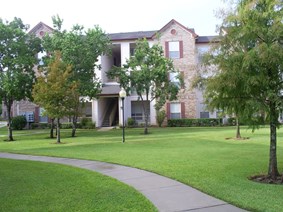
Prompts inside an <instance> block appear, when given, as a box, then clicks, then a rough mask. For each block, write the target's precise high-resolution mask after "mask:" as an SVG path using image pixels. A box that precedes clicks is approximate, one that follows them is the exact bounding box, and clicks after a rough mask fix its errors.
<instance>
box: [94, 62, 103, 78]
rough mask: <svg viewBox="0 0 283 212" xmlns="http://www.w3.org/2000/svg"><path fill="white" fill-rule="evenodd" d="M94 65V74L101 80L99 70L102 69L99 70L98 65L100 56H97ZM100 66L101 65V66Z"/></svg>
mask: <svg viewBox="0 0 283 212" xmlns="http://www.w3.org/2000/svg"><path fill="white" fill-rule="evenodd" d="M95 65H96V67H95V75H96V77H97V78H98V79H99V80H102V76H101V72H102V70H99V68H98V67H99V66H100V65H101V56H98V58H97V62H96V63H95ZM101 68H102V67H101Z"/></svg>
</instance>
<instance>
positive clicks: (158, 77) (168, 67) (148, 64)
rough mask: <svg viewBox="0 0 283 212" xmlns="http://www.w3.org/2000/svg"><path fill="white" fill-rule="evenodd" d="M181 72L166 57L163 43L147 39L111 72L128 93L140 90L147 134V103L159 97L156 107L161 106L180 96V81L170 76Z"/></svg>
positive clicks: (139, 94)
mask: <svg viewBox="0 0 283 212" xmlns="http://www.w3.org/2000/svg"><path fill="white" fill-rule="evenodd" d="M173 72H177V71H176V70H175V69H174V67H173V63H172V61H171V60H169V59H167V58H165V57H164V53H163V50H162V47H161V46H160V45H158V44H154V45H153V46H152V47H150V45H149V43H148V41H147V40H146V39H143V40H139V41H138V42H137V43H136V49H135V52H134V56H133V57H131V58H130V59H128V60H127V62H126V64H124V65H123V67H115V68H113V69H111V70H110V71H109V72H108V76H109V77H111V78H115V77H117V78H118V79H119V82H120V85H121V87H123V88H125V90H126V91H127V93H128V94H129V92H131V91H136V92H137V95H138V96H139V100H140V101H141V104H142V108H143V111H144V114H145V126H144V134H148V117H149V114H148V112H149V111H148V108H147V107H146V103H148V102H150V101H153V100H156V104H155V108H156V110H158V111H159V110H160V109H161V108H162V106H164V104H165V102H166V100H174V99H176V98H177V94H178V91H179V85H176V84H174V83H173V82H171V81H170V80H168V76H169V73H173Z"/></svg>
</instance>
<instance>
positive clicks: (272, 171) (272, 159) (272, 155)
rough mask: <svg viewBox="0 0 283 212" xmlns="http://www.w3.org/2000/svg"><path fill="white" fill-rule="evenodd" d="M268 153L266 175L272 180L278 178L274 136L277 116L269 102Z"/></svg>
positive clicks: (274, 107) (274, 108)
mask: <svg viewBox="0 0 283 212" xmlns="http://www.w3.org/2000/svg"><path fill="white" fill-rule="evenodd" d="M269 109H270V151H269V168H268V175H269V176H270V177H271V178H272V179H276V177H277V176H279V172H278V168H277V153H276V148H277V144H276V142H277V135H276V123H277V121H278V114H277V112H276V106H275V103H273V102H270V105H269Z"/></svg>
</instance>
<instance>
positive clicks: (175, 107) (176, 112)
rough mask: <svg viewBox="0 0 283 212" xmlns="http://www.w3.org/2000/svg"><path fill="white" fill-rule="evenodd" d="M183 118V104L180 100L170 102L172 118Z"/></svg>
mask: <svg viewBox="0 0 283 212" xmlns="http://www.w3.org/2000/svg"><path fill="white" fill-rule="evenodd" d="M180 118H181V104H180V103H178V102H174V103H170V119H180Z"/></svg>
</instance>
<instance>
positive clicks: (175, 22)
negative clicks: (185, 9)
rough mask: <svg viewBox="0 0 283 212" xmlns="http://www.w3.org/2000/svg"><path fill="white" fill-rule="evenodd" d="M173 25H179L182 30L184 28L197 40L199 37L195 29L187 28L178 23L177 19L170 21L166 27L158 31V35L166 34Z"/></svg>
mask: <svg viewBox="0 0 283 212" xmlns="http://www.w3.org/2000/svg"><path fill="white" fill-rule="evenodd" d="M172 24H177V25H179V26H180V27H181V28H183V29H184V30H186V31H187V32H189V33H191V34H192V35H193V36H194V38H197V37H198V35H197V34H196V33H195V30H194V29H189V28H188V27H185V26H184V25H182V24H180V23H179V22H178V21H176V20H175V19H172V20H171V21H169V22H168V23H167V24H166V25H165V26H164V27H162V28H161V29H160V30H158V33H162V32H164V31H165V30H166V29H168V28H169V27H170V26H171V25H172Z"/></svg>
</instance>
